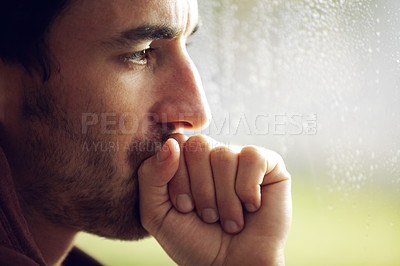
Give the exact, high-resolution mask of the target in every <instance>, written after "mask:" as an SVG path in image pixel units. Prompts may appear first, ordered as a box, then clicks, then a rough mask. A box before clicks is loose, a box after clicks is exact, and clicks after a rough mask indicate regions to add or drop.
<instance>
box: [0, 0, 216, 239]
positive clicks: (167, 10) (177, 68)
mask: <svg viewBox="0 0 400 266" xmlns="http://www.w3.org/2000/svg"><path fill="white" fill-rule="evenodd" d="M5 5H6V7H5V8H2V11H1V12H2V13H4V14H2V16H1V26H0V27H1V32H0V34H1V35H2V36H4V38H2V39H1V41H0V51H1V52H0V58H1V63H0V65H1V70H2V71H1V73H2V75H7V79H5V80H6V81H4V82H3V83H2V85H1V88H0V89H1V93H2V95H3V96H2V105H1V108H2V110H0V112H2V115H1V116H0V117H1V121H0V122H1V129H0V135H1V143H0V144H1V145H2V146H3V147H4V150H5V152H6V154H7V157H8V158H9V161H10V165H11V168H12V171H13V174H14V176H15V184H16V188H17V192H18V195H19V197H20V202H21V204H22V206H23V209H24V211H25V213H26V214H27V217H28V219H30V218H29V217H31V219H34V217H36V216H38V215H40V216H43V217H45V218H46V219H48V220H49V221H51V222H53V223H56V224H60V225H63V226H67V227H71V228H73V229H76V230H78V231H80V230H84V231H88V232H91V233H95V234H98V235H101V236H105V237H109V238H120V239H137V238H140V237H143V236H144V235H146V232H145V230H144V229H143V228H142V226H141V224H140V217H139V208H138V184H137V173H136V172H137V169H138V167H139V166H140V164H141V163H142V162H143V161H144V160H145V159H146V158H148V157H149V156H151V155H153V154H154V153H155V152H156V150H157V148H158V147H160V146H161V144H162V143H163V142H164V141H165V140H166V138H167V136H168V135H169V134H171V133H173V132H175V131H177V130H179V129H182V128H191V129H196V128H200V127H201V126H202V125H203V124H204V123H205V122H206V121H207V120H208V117H209V111H208V107H207V103H206V101H205V97H204V93H203V90H202V86H201V82H200V78H199V75H198V73H197V70H196V68H195V67H194V65H193V62H192V61H191V59H190V57H189V55H188V53H187V51H186V47H185V43H186V41H187V39H188V38H189V36H190V35H191V34H192V32H193V31H194V30H195V29H196V26H197V24H198V10H197V2H196V1H194V0H184V1H181V0H170V1H164V0H154V1H148V0H134V1H131V0H115V1H108V0H96V1H86V0H53V1H45V0H42V1H34V2H31V1H25V0H18V1H7V3H6V4H5ZM6 25H9V26H6ZM2 78H3V77H2ZM149 114H150V115H149ZM183 114H185V115H183Z"/></svg>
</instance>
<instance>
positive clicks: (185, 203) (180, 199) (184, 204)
mask: <svg viewBox="0 0 400 266" xmlns="http://www.w3.org/2000/svg"><path fill="white" fill-rule="evenodd" d="M176 206H177V208H178V210H179V211H181V212H190V211H191V210H193V202H192V199H191V198H190V197H189V195H187V194H180V195H178V196H176Z"/></svg>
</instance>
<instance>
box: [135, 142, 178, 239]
mask: <svg viewBox="0 0 400 266" xmlns="http://www.w3.org/2000/svg"><path fill="white" fill-rule="evenodd" d="M179 155H180V149H179V144H178V142H177V141H176V140H174V139H172V138H170V139H168V140H167V141H166V142H165V144H164V146H163V147H162V148H161V150H160V151H158V152H157V153H156V154H155V155H154V156H152V157H150V158H149V159H147V160H146V161H144V162H143V163H142V165H141V166H140V168H139V170H138V177H139V206H140V219H141V222H142V225H143V227H144V228H145V229H146V230H147V231H148V232H149V233H150V234H154V233H155V232H157V229H158V227H159V226H160V225H161V223H162V220H163V218H164V217H165V215H166V214H167V213H168V211H169V210H170V208H172V204H171V201H170V200H169V194H168V182H169V181H170V180H171V179H172V177H173V176H174V175H175V173H176V171H177V170H178V167H179Z"/></svg>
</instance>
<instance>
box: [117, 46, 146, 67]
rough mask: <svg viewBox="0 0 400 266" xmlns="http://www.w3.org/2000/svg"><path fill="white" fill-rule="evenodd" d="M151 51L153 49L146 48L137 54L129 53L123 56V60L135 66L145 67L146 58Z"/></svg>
mask: <svg viewBox="0 0 400 266" xmlns="http://www.w3.org/2000/svg"><path fill="white" fill-rule="evenodd" d="M152 51H154V49H153V48H147V49H145V50H141V51H138V52H134V53H129V54H126V55H124V56H123V60H124V61H125V62H126V61H129V62H132V63H135V64H140V65H146V64H147V59H148V56H149V54H150V53H151V52H152Z"/></svg>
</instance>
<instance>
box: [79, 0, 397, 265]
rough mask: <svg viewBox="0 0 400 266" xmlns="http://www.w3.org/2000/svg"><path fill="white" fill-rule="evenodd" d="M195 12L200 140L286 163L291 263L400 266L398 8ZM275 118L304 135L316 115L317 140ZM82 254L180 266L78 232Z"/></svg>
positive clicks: (249, 0) (272, 1) (226, 7)
mask: <svg viewBox="0 0 400 266" xmlns="http://www.w3.org/2000/svg"><path fill="white" fill-rule="evenodd" d="M199 8H200V15H201V17H202V21H203V27H202V28H201V30H200V31H199V32H198V33H196V35H195V36H194V38H193V41H191V43H192V45H191V46H190V47H189V52H190V54H191V55H192V58H193V60H194V62H195V63H196V65H197V66H198V68H199V72H200V74H201V76H202V79H203V83H204V89H205V92H206V95H207V99H208V101H209V104H210V107H211V110H212V113H213V121H212V124H211V125H212V126H211V127H210V128H209V129H208V130H205V131H202V132H197V133H202V134H207V135H210V136H211V137H213V138H215V139H217V140H219V141H223V142H226V143H235V144H256V145H259V146H264V147H266V148H270V149H273V150H276V151H278V152H279V153H280V154H282V155H283V157H284V159H285V162H286V165H287V167H288V169H289V171H290V172H291V174H292V176H293V191H292V194H293V205H294V217H293V226H292V228H291V231H290V234H289V238H288V241H287V248H286V262H287V265H307V266H310V265H311V266H313V265H385V266H386V265H389V266H391V265H400V165H399V162H400V49H399V48H400V1H398V0H379V1H378V0H246V1H242V0H199ZM278 114H279V115H280V116H281V118H282V117H283V118H285V117H286V118H288V117H291V115H295V116H296V117H300V118H301V119H302V120H301V121H298V122H299V124H301V125H304V123H307V122H309V121H307V120H304V119H305V118H307V117H310V115H311V117H313V118H314V120H313V121H312V122H315V125H316V131H315V132H311V134H309V133H310V132H308V133H307V131H305V130H300V131H299V130H298V129H299V128H293V127H292V128H291V127H290V126H291V125H292V124H290V123H289V122H288V121H285V120H283V121H281V120H280V121H276V116H275V115H278ZM258 117H263V118H265V117H267V118H268V119H264V120H257V118H258ZM256 121H264V123H263V124H257V123H255V122H256ZM222 122H224V123H222ZM225 122H227V123H225ZM246 123H247V124H246ZM277 124H278V125H280V130H278V131H277V130H276V125H277ZM219 125H223V127H219ZM213 126H214V127H213ZM254 126H255V127H254ZM274 126H275V127H274ZM292 126H293V125H292ZM297 126H298V125H297ZM260 129H263V130H262V131H264V133H262V134H261V133H260ZM265 129H269V131H266V130H265ZM300 129H301V128H300ZM303 129H304V128H303ZM188 134H190V133H189V132H188ZM77 244H78V246H80V247H81V248H82V249H83V250H85V251H87V252H88V253H89V254H92V255H93V256H94V257H96V258H98V259H99V260H100V261H102V262H103V263H104V264H106V265H173V264H174V263H173V262H172V261H171V260H170V259H169V258H168V257H167V256H166V255H165V254H164V252H163V251H162V249H161V248H160V247H159V246H158V245H157V243H156V242H155V241H154V240H152V239H149V240H144V241H139V242H137V243H124V242H118V241H109V240H104V239H99V238H97V237H94V236H89V235H86V234H80V235H79V237H78V239H77Z"/></svg>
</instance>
